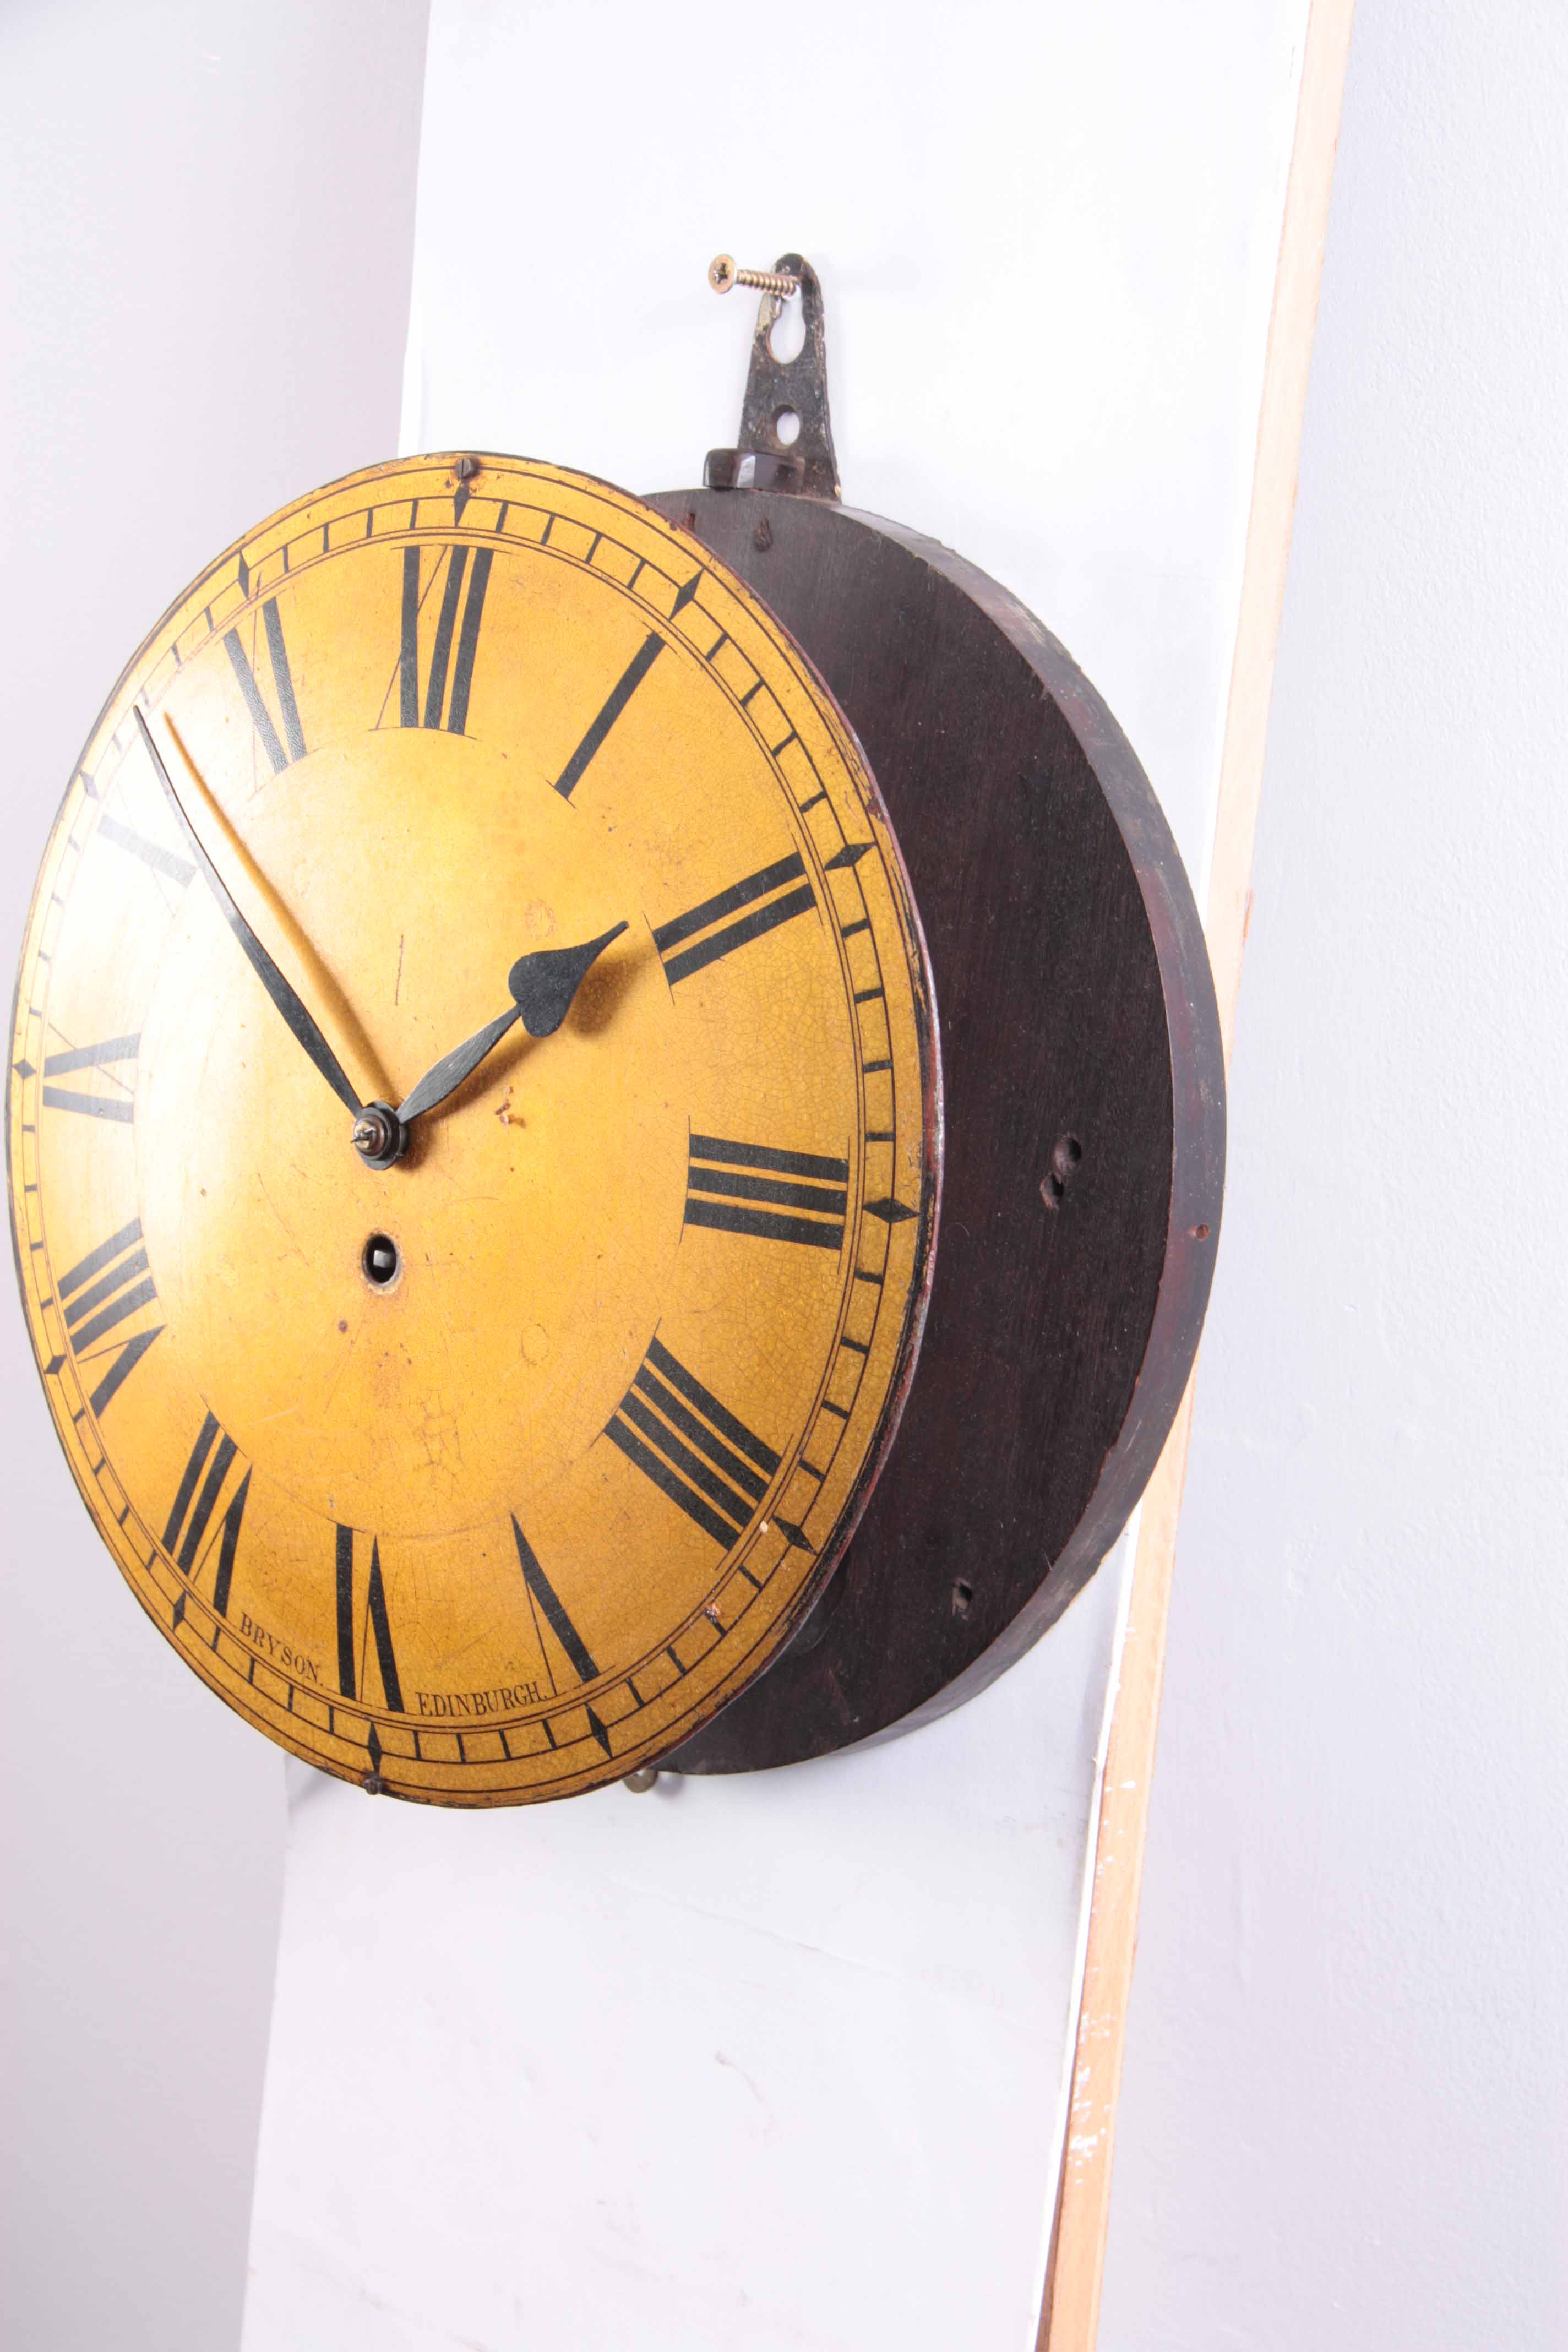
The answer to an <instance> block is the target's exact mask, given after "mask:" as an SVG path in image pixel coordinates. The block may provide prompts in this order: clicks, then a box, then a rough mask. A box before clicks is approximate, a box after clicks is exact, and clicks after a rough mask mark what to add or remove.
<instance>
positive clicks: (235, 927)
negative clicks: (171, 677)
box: [132, 705, 364, 1116]
mask: <svg viewBox="0 0 1568 2352" xmlns="http://www.w3.org/2000/svg"><path fill="white" fill-rule="evenodd" d="M132 717H133V718H134V719H135V721H136V724H137V727H138V729H139V730H141V735H142V743H143V744H144V746H145V747H146V751H147V756H148V758H149V759H150V760H151V761H152V762H153V771H154V772H155V774H156V775H157V778H158V782H160V784H162V786H163V792H164V795H165V797H166V798H167V800H168V803H169V806H170V807H171V808H172V809H173V810H174V816H175V819H176V821H177V823H178V824H179V827H180V830H181V832H182V833H183V834H184V836H185V839H186V840H187V841H188V842H189V844H190V845H191V849H192V852H193V854H194V855H195V860H196V863H197V865H198V866H200V867H201V870H202V872H203V873H204V874H205V877H206V880H207V887H208V888H209V889H210V890H211V892H212V894H213V897H214V898H216V900H217V904H218V911H219V912H220V914H221V915H222V916H223V919H224V920H225V922H226V924H227V925H228V927H229V929H230V930H231V931H232V932H233V933H234V936H235V938H236V939H237V940H238V941H239V944H240V946H241V947H242V948H243V949H244V950H245V952H246V954H247V956H248V957H249V959H250V962H251V966H252V968H253V970H254V971H255V973H256V976H257V978H258V980H259V982H261V985H262V987H263V988H264V989H265V990H266V991H267V993H268V996H269V997H270V998H271V999H272V1002H273V1003H274V1004H275V1005H276V1006H277V1007H278V1010H279V1013H281V1014H282V1015H283V1018H284V1020H285V1022H286V1023H287V1024H288V1026H289V1031H290V1033H291V1034H293V1035H294V1036H295V1037H297V1038H298V1039H299V1042H300V1045H303V1047H304V1048H305V1051H306V1053H307V1054H309V1055H310V1059H311V1061H312V1062H314V1064H315V1065H316V1067H317V1069H318V1070H320V1072H321V1076H322V1077H324V1078H325V1080H326V1082H327V1084H328V1085H329V1086H330V1087H331V1090H332V1092H333V1093H334V1094H335V1095H336V1096H337V1097H338V1100H339V1101H340V1102H341V1103H342V1105H343V1107H344V1108H345V1109H347V1110H351V1111H353V1112H354V1113H355V1114H356V1116H357V1114H358V1113H359V1112H360V1111H362V1110H363V1108H364V1105H363V1103H362V1102H361V1100H360V1098H359V1097H358V1095H357V1094H356V1093H355V1092H354V1089H353V1085H352V1084H351V1083H350V1080H349V1076H348V1073H347V1072H346V1071H345V1070H344V1068H343V1066H342V1063H341V1062H340V1061H339V1059H338V1057H337V1055H335V1054H334V1053H333V1051H332V1049H331V1046H330V1045H328V1043H327V1041H326V1039H325V1038H324V1037H323V1036H322V1034H321V1030H320V1029H319V1028H318V1027H317V1025H316V1023H315V1021H314V1019H313V1018H312V1016H311V1014H310V1012H309V1011H308V1010H307V1008H306V1006H305V1005H304V1003H302V1002H301V1000H300V997H299V996H298V995H297V994H296V992H295V991H294V990H293V989H292V988H291V987H290V986H289V982H287V981H286V980H285V979H284V977H283V974H282V973H281V972H280V971H279V969H278V966H277V965H276V964H275V963H274V962H273V961H272V958H271V957H270V956H269V955H268V952H267V950H266V949H265V948H264V947H263V946H262V944H261V941H260V940H258V938H257V936H256V933H255V932H254V931H253V930H252V929H251V928H250V925H249V924H248V923H247V921H246V919H245V917H244V916H243V915H242V914H241V913H240V911H239V908H237V906H236V905H235V903H234V899H233V898H232V897H231V896H230V894H229V888H228V885H227V884H226V882H225V880H224V878H223V876H222V875H221V874H220V873H219V872H218V870H217V867H216V866H215V865H214V864H213V862H212V859H211V858H210V857H209V856H207V854H206V851H205V849H204V848H203V846H202V845H201V842H200V840H199V839H198V838H197V835H196V829H195V825H193V824H192V823H191V821H190V818H189V817H188V816H187V815H186V814H185V812H184V807H183V806H182V805H181V802H180V795H179V793H177V792H176V791H175V790H174V780H173V778H172V777H171V776H170V774H169V771H168V769H167V768H166V767H165V766H164V764H163V753H162V752H161V751H159V749H158V746H157V744H156V743H155V742H154V741H153V730H152V729H151V728H150V727H149V726H148V724H147V721H146V720H145V719H143V718H142V713H141V711H140V709H137V708H136V707H135V706H134V705H132Z"/></svg>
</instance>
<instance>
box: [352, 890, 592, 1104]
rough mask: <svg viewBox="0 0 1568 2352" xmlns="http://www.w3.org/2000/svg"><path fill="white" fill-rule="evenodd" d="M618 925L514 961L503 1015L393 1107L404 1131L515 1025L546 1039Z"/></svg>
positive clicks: (444, 1059) (458, 1048)
mask: <svg viewBox="0 0 1568 2352" xmlns="http://www.w3.org/2000/svg"><path fill="white" fill-rule="evenodd" d="M625 929H626V925H625V923H617V924H616V927H615V929H614V930H613V931H604V932H602V933H601V934H600V936H599V937H598V938H597V939H596V940H588V941H587V943H586V945H584V946H583V947H580V948H542V949H540V950H539V951H538V952H537V953H536V954H534V955H525V956H519V958H518V960H517V961H516V962H515V963H514V964H513V966H512V968H511V970H510V972H509V973H508V974H507V985H508V987H509V988H510V991H511V995H512V1002H511V1004H510V1007H509V1008H508V1010H507V1011H506V1012H505V1013H498V1014H497V1016H496V1018H495V1019H494V1020H493V1021H487V1022H486V1024H485V1025H484V1027H483V1028H482V1029H476V1030H475V1032H474V1034H473V1035H472V1036H471V1037H465V1038H464V1040H463V1043H462V1044H461V1045H454V1046H453V1048H452V1050H451V1052H450V1053H449V1054H443V1055H442V1056H441V1059H440V1060H439V1061H438V1062H437V1064H436V1065H435V1066H434V1067H433V1068H431V1069H428V1070H426V1073H425V1076H423V1077H422V1078H421V1079H420V1081H419V1083H418V1085H417V1086H416V1087H415V1089H414V1091H413V1093H412V1094H411V1095H410V1096H409V1097H407V1099H406V1100H405V1101H404V1102H401V1103H399V1104H398V1106H397V1116H398V1118H400V1119H401V1120H402V1122H403V1124H404V1126H405V1127H406V1126H408V1125H409V1123H410V1121H411V1120H414V1119H416V1118H420V1117H422V1115H423V1114H424V1113H425V1112H426V1111H427V1110H434V1109H435V1108H436V1106H437V1103H444V1102H445V1101H446V1099H447V1096H448V1095H452V1094H456V1093H457V1091H458V1087H460V1086H461V1085H462V1083H463V1080H464V1079H465V1078H467V1077H468V1076H471V1075H472V1074H473V1072H474V1071H475V1070H477V1069H478V1068H479V1064H480V1063H481V1062H482V1061H483V1060H484V1058H485V1055H487V1054H488V1053H489V1050H490V1048H491V1046H492V1045H500V1041H501V1039H502V1038H503V1037H504V1036H505V1035H506V1033H507V1031H508V1030H509V1029H510V1027H511V1025H512V1024H513V1023H514V1022H515V1021H521V1023H522V1025H523V1027H524V1028H525V1029H526V1030H527V1032H528V1034H529V1035H530V1036H531V1037H548V1036H550V1035H551V1034H552V1033H553V1032H554V1031H555V1030H557V1029H559V1028H560V1026H561V1024H562V1023H563V1021H564V1020H565V1018H566V1015H567V1013H569V1012H570V1011H571V1009H572V999H573V998H574V996H575V995H576V993H577V991H578V989H579V988H580V987H581V986H582V984H583V981H584V976H585V975H586V973H587V971H588V970H589V967H590V966H591V965H592V964H594V963H595V962H596V961H597V960H598V958H599V957H600V956H602V955H603V954H604V952H605V949H606V948H607V947H608V946H609V944H610V941H611V940H618V939H619V938H620V936H621V933H622V932H623V931H624V930H625Z"/></svg>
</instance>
